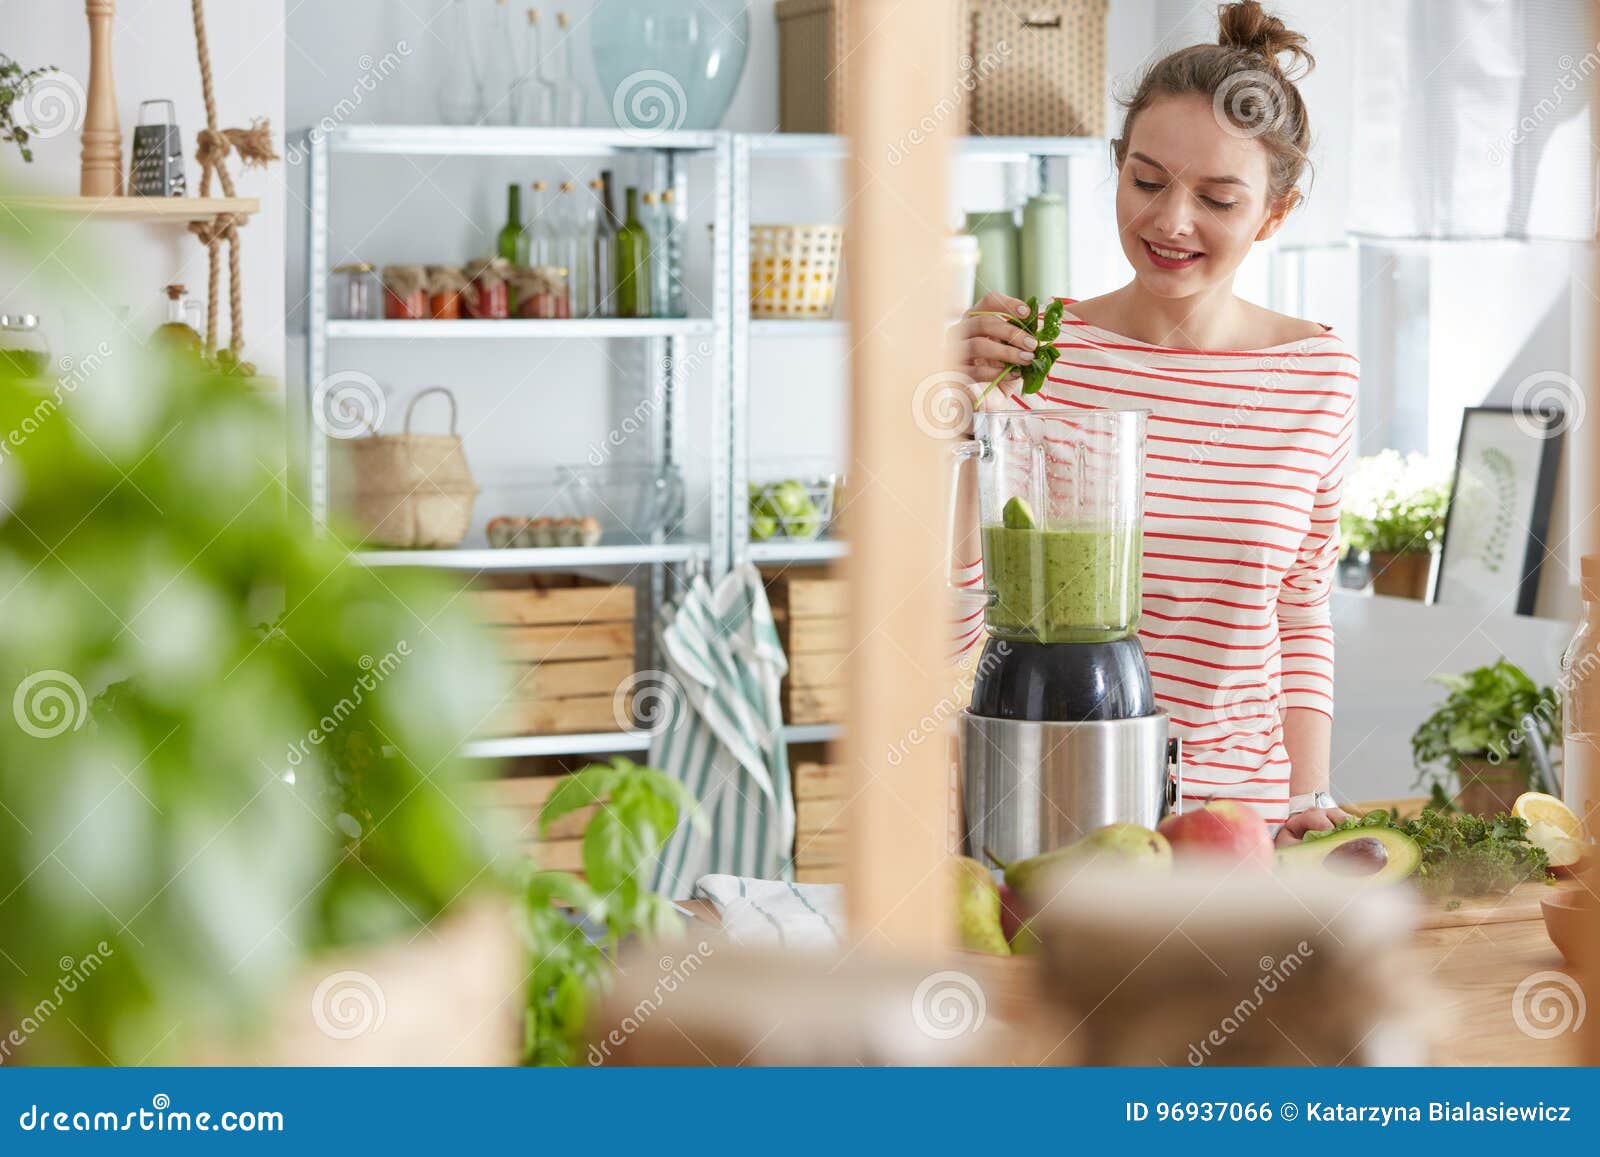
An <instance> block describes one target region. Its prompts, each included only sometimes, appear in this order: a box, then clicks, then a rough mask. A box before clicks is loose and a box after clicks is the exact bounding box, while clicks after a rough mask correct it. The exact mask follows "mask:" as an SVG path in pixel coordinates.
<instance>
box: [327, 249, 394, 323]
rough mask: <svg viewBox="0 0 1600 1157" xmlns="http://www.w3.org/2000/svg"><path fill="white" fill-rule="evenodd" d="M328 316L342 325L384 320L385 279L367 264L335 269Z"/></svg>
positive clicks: (347, 265) (345, 265)
mask: <svg viewBox="0 0 1600 1157" xmlns="http://www.w3.org/2000/svg"><path fill="white" fill-rule="evenodd" d="M329 288H330V292H329V294H328V315H329V316H330V317H333V318H335V319H337V320H340V321H375V320H377V319H378V318H381V317H382V316H383V279H382V278H380V277H379V276H378V267H377V266H376V265H373V264H372V263H371V262H367V261H350V262H346V263H345V264H343V265H335V266H334V267H333V284H332V285H331V286H330V287H329Z"/></svg>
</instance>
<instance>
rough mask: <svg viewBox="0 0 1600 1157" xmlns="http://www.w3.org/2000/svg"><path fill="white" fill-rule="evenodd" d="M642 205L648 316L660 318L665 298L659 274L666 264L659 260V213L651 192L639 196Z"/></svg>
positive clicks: (641, 216)
mask: <svg viewBox="0 0 1600 1157" xmlns="http://www.w3.org/2000/svg"><path fill="white" fill-rule="evenodd" d="M639 199H640V201H642V202H643V204H642V205H641V206H640V207H639V224H641V225H643V226H644V233H645V237H646V239H647V244H646V246H645V253H646V255H647V256H648V257H649V259H650V316H651V317H662V316H664V315H663V313H662V311H663V310H665V309H666V306H667V298H666V295H665V294H663V293H662V292H661V289H662V285H661V272H662V270H663V269H664V268H665V267H666V263H665V262H663V261H662V260H661V258H662V257H663V256H665V254H664V253H663V252H662V249H661V241H662V237H661V211H660V209H658V208H657V200H656V195H655V194H654V193H651V192H647V193H644V194H642V195H641V196H640V198H639Z"/></svg>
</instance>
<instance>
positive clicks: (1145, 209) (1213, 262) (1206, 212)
mask: <svg viewBox="0 0 1600 1157" xmlns="http://www.w3.org/2000/svg"><path fill="white" fill-rule="evenodd" d="M1270 167H1271V162H1270V159H1269V157H1268V154H1267V150H1266V149H1265V148H1264V147H1263V146H1262V145H1261V144H1260V143H1259V142H1257V141H1256V140H1253V139H1250V138H1247V137H1243V136H1238V135H1235V134H1234V133H1231V132H1229V131H1227V130H1226V129H1224V128H1223V127H1222V126H1221V125H1220V124H1218V123H1217V119H1216V116H1215V114H1214V113H1213V111H1212V106H1211V101H1210V100H1209V99H1208V98H1206V97H1203V96H1198V95H1193V96H1176V97H1163V98H1160V99H1158V100H1156V101H1155V102H1153V103H1152V104H1150V105H1149V106H1147V107H1146V108H1144V109H1143V110H1141V111H1140V113H1139V115H1138V116H1137V117H1135V118H1134V121H1133V132H1132V133H1131V134H1130V136H1129V140H1128V149H1127V153H1126V154H1125V156H1124V157H1123V162H1122V170H1121V172H1120V173H1119V174H1118V177H1117V230H1118V232H1119V233H1120V235H1121V237H1122V252H1123V253H1124V254H1126V255H1127V258H1128V261H1129V262H1130V263H1131V264H1132V265H1133V270H1134V276H1135V277H1136V278H1137V279H1138V281H1139V284H1140V285H1141V286H1142V287H1143V288H1145V289H1146V290H1148V291H1149V292H1151V293H1153V294H1155V295H1157V296H1158V297H1174V298H1180V297H1190V296H1192V295H1194V294H1196V293H1201V292H1204V291H1206V290H1208V289H1212V288H1215V287H1217V286H1222V285H1227V284H1229V283H1230V282H1231V279H1232V277H1233V271H1234V270H1235V269H1237V268H1239V263H1240V262H1241V261H1243V260H1244V256H1245V254H1246V253H1248V252H1249V251H1250V246H1251V245H1252V244H1254V243H1255V242H1256V241H1259V240H1262V239H1264V238H1266V237H1270V236H1272V234H1273V233H1275V232H1277V230H1278V226H1279V225H1281V224H1282V223H1283V218H1284V216H1285V214H1287V212H1288V211H1289V208H1290V207H1291V204H1292V202H1290V201H1288V200H1287V199H1280V200H1279V203H1278V204H1276V205H1273V204H1269V202H1268V199H1267V198H1268V179H1269V176H1270Z"/></svg>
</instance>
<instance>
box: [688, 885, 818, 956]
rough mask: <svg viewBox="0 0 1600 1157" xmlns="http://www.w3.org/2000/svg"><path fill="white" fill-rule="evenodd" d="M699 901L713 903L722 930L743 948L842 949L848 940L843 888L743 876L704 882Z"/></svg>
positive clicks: (696, 889)
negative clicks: (841, 944)
mask: <svg viewBox="0 0 1600 1157" xmlns="http://www.w3.org/2000/svg"><path fill="white" fill-rule="evenodd" d="M694 894H695V898H696V899H698V900H709V901H711V904H712V906H713V907H714V908H716V910H717V915H718V917H720V918H721V920H722V930H723V931H724V932H726V933H727V934H728V935H729V936H731V937H732V938H733V939H734V940H736V941H738V942H739V943H740V944H780V945H782V946H783V947H785V948H837V947H838V946H839V944H840V942H841V940H842V939H843V930H844V887H843V886H842V885H840V884H791V883H788V882H786V881H781V880H750V879H746V878H745V877H743V876H701V877H700V879H699V880H697V881H696V882H695V886H694Z"/></svg>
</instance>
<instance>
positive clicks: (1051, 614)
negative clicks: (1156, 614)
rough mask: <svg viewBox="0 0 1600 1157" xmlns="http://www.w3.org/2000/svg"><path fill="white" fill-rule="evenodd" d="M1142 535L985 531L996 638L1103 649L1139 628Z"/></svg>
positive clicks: (1133, 531)
mask: <svg viewBox="0 0 1600 1157" xmlns="http://www.w3.org/2000/svg"><path fill="white" fill-rule="evenodd" d="M1143 563H1144V542H1143V536H1142V535H1141V534H1140V532H1139V528H1138V527H1137V526H1130V527H1126V528H1122V529H1118V530H1031V529H1019V528H1014V527H1007V526H1003V525H1000V524H997V523H991V524H988V525H985V526H984V528H983V574H984V585H985V586H986V587H987V588H988V590H989V592H990V597H991V600H992V601H991V602H990V604H989V607H988V609H987V611H985V613H984V620H985V622H986V623H987V625H988V628H989V633H990V634H992V635H994V636H996V637H997V638H1001V639H1011V640H1013V641H1016V642H1029V643H1104V642H1110V641H1112V640H1114V639H1125V638H1127V637H1128V636H1129V635H1131V634H1133V632H1134V630H1135V629H1136V628H1137V626H1138V623H1139V577H1140V571H1141V569H1142V567H1143Z"/></svg>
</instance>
